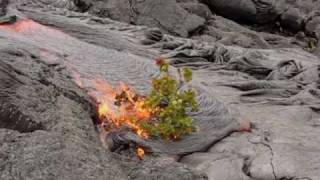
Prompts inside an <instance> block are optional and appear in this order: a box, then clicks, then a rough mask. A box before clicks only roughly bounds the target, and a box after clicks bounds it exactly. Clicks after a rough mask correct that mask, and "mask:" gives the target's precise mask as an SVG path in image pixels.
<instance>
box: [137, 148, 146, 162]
mask: <svg viewBox="0 0 320 180" xmlns="http://www.w3.org/2000/svg"><path fill="white" fill-rule="evenodd" d="M136 153H137V156H138V157H139V158H140V159H142V158H143V157H144V155H145V152H144V150H143V149H142V148H140V147H138V148H137V152H136Z"/></svg>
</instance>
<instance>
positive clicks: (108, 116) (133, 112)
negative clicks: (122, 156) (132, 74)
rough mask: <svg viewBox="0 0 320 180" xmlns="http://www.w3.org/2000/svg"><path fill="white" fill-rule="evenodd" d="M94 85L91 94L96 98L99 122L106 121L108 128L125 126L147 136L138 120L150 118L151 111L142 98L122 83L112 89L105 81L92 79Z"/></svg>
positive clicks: (141, 135) (142, 136) (139, 134)
mask: <svg viewBox="0 0 320 180" xmlns="http://www.w3.org/2000/svg"><path fill="white" fill-rule="evenodd" d="M94 87H95V91H94V92H92V93H91V95H92V96H93V97H94V98H95V99H96V102H97V106H98V116H99V120H100V121H101V123H107V124H108V125H109V126H108V127H110V128H111V129H110V130H115V129H119V128H120V127H121V126H126V127H129V128H130V129H132V130H133V131H134V132H135V133H136V134H137V135H138V136H140V137H141V138H148V133H147V132H146V131H145V130H144V129H143V128H141V126H140V123H139V122H140V121H147V120H148V119H150V118H151V116H152V113H153V111H152V110H151V109H148V108H146V107H145V99H144V98H142V97H139V96H137V94H136V93H135V92H134V91H132V90H131V88H130V87H129V86H127V85H126V84H124V83H120V85H119V87H118V88H117V89H114V88H113V87H112V86H111V85H109V84H108V83H107V82H106V81H104V80H100V79H98V80H95V81H94ZM121 98H122V99H121ZM117 103H118V104H117Z"/></svg>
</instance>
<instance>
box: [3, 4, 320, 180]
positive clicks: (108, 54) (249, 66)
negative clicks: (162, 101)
mask: <svg viewBox="0 0 320 180" xmlns="http://www.w3.org/2000/svg"><path fill="white" fill-rule="evenodd" d="M0 2H4V1H0ZM108 2H109V3H111V5H113V6H110V4H108V3H107V2H105V1H99V3H100V4H95V3H98V1H83V0H79V1H71V0H70V1H67V0H59V1H53V0H42V1H36V0H18V1H10V6H9V7H8V8H3V7H6V6H1V7H2V9H3V10H2V11H3V12H6V13H7V14H6V15H5V16H3V18H2V19H1V25H0V42H1V43H0V100H1V101H0V179H4V180H7V179H8V180H12V179H13V180H15V179H72V180H73V179H77V180H78V179H80V180H81V179H85V180H87V179H111V180H113V179H115V180H117V179H169V180H170V179H172V180H176V179H178V180H179V179H206V176H205V175H204V174H202V173H200V172H199V171H202V172H205V173H206V174H207V176H208V178H209V179H221V180H224V179H226V180H227V179H228V180H234V179H244V180H251V179H262V180H270V179H319V177H320V174H319V172H320V171H319V164H320V159H319V157H318V154H319V153H320V149H319V147H320V141H319V138H318V136H319V134H320V132H319V126H320V122H319V117H320V116H319V109H320V107H319V103H320V96H319V94H320V90H319V70H320V68H319V66H320V59H319V57H317V56H315V55H312V54H310V53H309V52H307V51H305V50H303V49H301V48H299V47H303V46H308V44H307V45H306V44H299V43H303V42H304V41H302V40H301V41H297V39H298V38H302V39H304V38H309V37H306V36H305V35H308V36H310V37H313V38H315V39H316V38H317V37H318V34H317V33H318V18H317V17H318V16H317V15H316V14H317V13H313V14H309V12H314V11H316V9H317V8H316V7H317V2H315V3H314V4H313V5H314V7H311V6H310V3H311V1H310V2H309V1H295V2H291V4H289V1H278V2H277V6H276V8H275V9H276V12H280V14H281V15H282V14H286V15H285V16H281V18H282V23H283V22H285V21H288V22H289V21H294V22H295V20H296V19H297V18H298V21H297V22H298V23H297V24H292V23H289V24H288V25H289V26H290V25H292V27H290V28H295V27H297V26H300V25H299V24H300V20H299V18H301V17H303V23H302V26H304V25H303V24H305V30H304V31H305V34H304V33H300V32H299V33H298V34H297V36H299V37H297V39H295V38H293V37H284V36H281V35H274V34H270V33H263V32H256V31H254V30H253V29H249V28H246V27H243V26H241V25H239V24H237V23H235V22H233V21H231V20H228V19H225V18H223V17H220V16H215V17H207V16H203V18H200V17H198V16H202V10H205V8H204V7H205V6H203V5H199V4H198V3H197V2H195V1H192V0H184V1H182V0H180V1H177V2H175V1H167V3H168V4H170V3H172V5H173V6H172V7H167V5H166V3H165V2H166V1H161V2H160V1H139V2H138V1H126V2H124V1H108ZM132 2H133V3H136V4H134V6H131V7H132V9H131V10H132V11H133V12H134V11H135V10H138V11H139V12H140V13H142V15H141V16H138V17H136V16H131V14H130V15H129V16H127V15H126V13H128V12H129V13H131V10H130V11H124V9H126V8H127V7H128V6H127V5H128V4H129V7H130V3H132ZM212 2H213V1H212ZM214 2H218V1H214ZM224 2H225V1H224ZM237 2H240V1H237ZM241 2H243V3H241V4H240V6H239V7H241V8H244V10H243V11H239V14H238V15H239V16H240V15H243V16H247V15H248V14H252V13H258V15H257V16H256V17H254V18H252V19H248V20H252V21H256V22H259V23H265V22H263V21H261V19H262V18H261V17H269V19H268V18H267V19H266V20H268V21H269V20H273V18H274V16H273V15H274V14H273V13H274V12H273V11H271V12H270V13H271V14H268V13H269V10H270V9H269V4H270V2H271V1H254V3H253V6H252V3H251V1H241ZM122 3H124V4H126V3H128V4H126V5H125V6H122V5H121V4H122ZM144 3H145V4H144ZM153 3H155V4H153ZM257 3H258V5H259V8H260V9H257V7H258V6H257ZM281 3H282V4H281ZM304 3H306V6H302V5H303V4H304ZM104 5H108V6H106V7H118V8H119V9H115V11H114V12H115V14H114V17H117V16H118V17H121V18H127V17H130V18H132V17H133V18H137V19H130V18H129V19H127V20H129V22H131V20H139V18H142V19H148V18H150V17H148V14H150V13H151V14H152V13H153V11H152V10H150V9H146V10H145V11H144V10H143V7H161V8H162V7H165V8H162V9H161V8H160V9H161V13H160V15H157V16H155V17H156V19H157V20H161V22H162V21H165V20H166V21H165V23H164V24H166V23H167V22H169V23H168V24H166V25H168V26H167V27H170V28H172V27H173V26H172V24H174V23H176V24H177V26H179V28H177V30H178V31H177V32H171V34H179V32H180V33H181V34H180V35H183V36H185V35H186V34H189V33H192V32H193V31H194V28H193V27H192V26H190V27H192V28H190V29H188V28H186V27H187V26H186V24H183V26H180V25H181V24H180V22H179V21H178V20H177V19H175V18H173V19H170V18H169V19H168V17H169V14H171V15H176V14H175V13H176V12H173V9H178V10H179V11H177V13H178V14H179V12H180V10H181V9H182V11H181V12H183V14H184V13H187V14H188V15H190V14H193V13H195V14H198V15H197V16H195V17H197V18H200V19H202V20H203V21H204V19H205V18H206V26H207V27H205V28H207V29H205V28H204V29H203V31H204V32H202V31H196V32H197V33H194V34H193V38H194V39H195V40H194V39H186V38H179V37H175V36H172V35H168V34H165V33H163V31H165V30H166V28H167V27H166V28H163V27H161V28H163V29H162V31H161V30H159V29H155V28H148V27H145V26H143V27H142V26H133V25H129V24H126V23H120V22H115V21H112V20H110V19H107V18H101V17H104V16H105V14H104V13H108V12H111V11H104V10H103V8H104ZM149 5H150V6H149ZM158 5H159V6H158ZM229 5H230V6H231V5H232V6H233V8H236V3H235V2H232V3H230V4H229ZM311 5H312V4H311ZM98 6H100V8H98ZM244 6H248V7H244ZM122 7H124V8H123V9H121V8H122ZM182 7H183V8H185V9H183V8H182ZM198 7H200V8H198ZM253 7H254V8H256V9H255V11H256V12H255V11H254V9H253ZM283 7H286V8H284V9H283ZM95 8H98V9H97V10H99V11H97V12H100V13H102V14H101V16H100V17H97V16H96V15H93V14H94V13H95V11H94V10H95ZM221 8H222V6H221ZM290 8H294V9H298V11H296V10H289V9H290ZM100 10H101V11H100ZM122 10H123V12H122ZM157 10H159V9H157V8H156V10H155V11H154V12H157ZM271 10H272V9H271ZM287 10H288V11H287ZM76 11H77V12H76ZM159 11H160V10H159ZM82 12H91V13H92V14H88V13H82ZM116 12H121V14H120V15H117V14H116ZM143 12H148V13H146V14H143ZM204 12H205V11H204ZM166 13H167V14H166ZM133 14H134V13H133ZM297 14H300V15H301V14H302V15H303V16H301V17H300V16H299V17H297ZM307 14H308V16H306V17H305V16H304V15H307ZM14 15H15V16H14ZM109 15H110V14H109ZM122 15H123V16H122ZM167 15H168V16H167ZM210 16H211V15H210ZM12 17H14V18H12ZM164 17H165V18H164ZM186 17H188V16H186ZM151 19H153V20H155V19H154V18H153V17H152V18H151ZM140 20H141V19H140ZM306 20H307V21H306ZM134 22H138V21H134ZM148 22H149V21H148ZM186 22H189V21H186ZM201 22H202V21H201ZM191 24H193V23H191ZM200 24H201V23H200ZM148 25H149V26H152V27H157V25H154V24H152V23H150V24H148ZM180 27H183V28H180ZM188 27H189V26H188ZM191 29H192V30H191ZM189 30H190V31H189ZM167 31H168V30H167ZM198 33H199V34H198ZM202 33H203V34H202ZM205 35H207V36H205ZM201 38H203V39H201ZM209 38H211V39H209ZM204 41H205V42H204ZM222 44H225V45H222ZM242 47H246V48H242ZM283 47H287V48H283ZM316 48H317V47H315V48H314V49H315V51H316V52H317V49H316ZM159 56H161V57H165V58H167V59H168V61H169V62H170V63H171V65H172V66H173V67H172V68H171V70H172V73H175V72H176V68H181V67H190V68H192V69H193V74H194V76H193V80H192V82H191V83H190V84H189V85H190V86H192V87H193V88H195V89H197V90H198V100H199V104H200V106H199V111H198V112H197V113H194V114H192V115H193V117H194V119H195V123H196V125H197V126H198V127H199V129H198V132H195V134H193V135H191V136H188V137H186V138H185V139H183V140H181V141H179V142H177V143H175V142H156V141H153V140H152V139H150V140H141V139H138V138H135V137H132V136H130V134H129V133H127V134H125V135H128V134H129V135H128V136H130V137H128V138H127V139H129V140H131V142H132V143H133V144H134V143H136V144H139V145H146V152H147V156H146V157H145V159H144V160H142V161H140V160H138V159H137V158H135V155H134V154H133V152H131V154H130V151H129V152H122V153H120V154H115V153H111V152H109V151H108V150H107V149H106V148H105V147H104V146H103V144H102V143H101V142H100V140H99V138H100V137H99V134H98V133H97V132H96V130H95V128H94V124H93V123H92V120H93V119H94V118H93V116H94V114H95V113H94V111H95V110H94V109H93V108H94V105H93V104H92V102H91V100H90V98H89V97H88V95H87V93H86V92H85V90H90V88H91V89H92V81H93V80H95V79H96V78H102V79H106V80H108V82H109V83H110V84H112V85H116V84H117V83H118V82H119V81H123V82H125V83H128V84H129V85H130V86H132V87H133V88H135V90H137V91H138V92H139V93H141V94H145V93H147V92H149V91H150V86H149V83H150V82H149V81H150V79H151V78H152V77H154V76H156V75H157V74H158V72H157V68H156V67H155V65H154V62H153V61H152V59H153V58H155V57H159ZM78 80H81V82H80V83H79V82H78V86H81V88H79V87H78V86H77V85H76V84H75V83H74V82H73V81H78ZM250 122H251V123H250ZM235 131H239V132H235ZM243 131H245V132H243ZM130 138H131V139H130ZM149 148H150V149H149ZM155 152H156V153H159V154H161V155H159V156H157V154H152V153H155ZM165 154H174V155H176V154H177V155H184V156H183V157H182V158H181V162H182V163H185V164H181V163H178V162H176V161H175V160H174V158H168V157H163V155H165ZM175 158H177V157H175ZM186 164H187V165H186ZM190 166H191V167H194V168H195V169H193V168H190Z"/></svg>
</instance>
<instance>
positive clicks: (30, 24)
mask: <svg viewBox="0 0 320 180" xmlns="http://www.w3.org/2000/svg"><path fill="white" fill-rule="evenodd" d="M0 28H2V29H6V30H11V31H14V32H24V31H28V30H34V29H39V28H40V25H39V24H38V23H36V22H34V21H32V20H30V19H23V20H19V21H17V22H16V23H14V24H6V25H0Z"/></svg>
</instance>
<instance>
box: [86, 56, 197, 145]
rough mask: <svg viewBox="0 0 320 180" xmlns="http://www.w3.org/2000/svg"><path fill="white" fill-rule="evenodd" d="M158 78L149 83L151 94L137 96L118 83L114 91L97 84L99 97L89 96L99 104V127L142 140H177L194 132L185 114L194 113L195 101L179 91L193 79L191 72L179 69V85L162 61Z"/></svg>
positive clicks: (192, 92)
mask: <svg viewBox="0 0 320 180" xmlns="http://www.w3.org/2000/svg"><path fill="white" fill-rule="evenodd" d="M157 65H158V66H159V69H160V76H159V77H158V78H155V79H153V81H152V86H153V89H152V92H151V93H150V94H149V95H148V96H147V97H143V96H139V95H137V94H136V93H135V92H134V91H132V89H130V88H129V87H128V86H127V85H125V84H123V83H121V84H120V87H119V88H117V89H114V88H112V87H111V86H110V85H108V84H107V83H106V82H105V81H103V80H96V82H95V86H96V89H97V92H98V93H99V94H92V95H93V97H95V98H96V100H97V102H98V114H99V119H100V121H101V124H102V125H103V126H104V128H105V130H106V131H107V132H111V131H114V130H117V129H119V128H120V127H123V126H125V127H128V128H130V129H132V130H133V131H135V133H136V134H137V135H139V136H140V137H141V138H148V137H149V135H152V136H159V137H162V138H164V139H178V138H180V137H181V136H183V135H186V134H189V133H191V132H192V131H193V130H194V129H195V128H194V126H193V121H192V118H191V117H190V116H188V115H187V110H188V109H191V110H196V108H197V101H196V99H195V92H194V91H192V90H185V91H179V89H180V86H182V84H183V83H186V82H189V81H191V79H192V72H191V70H190V69H188V68H185V69H183V70H182V71H181V70H180V69H179V74H180V79H181V80H180V81H177V80H176V79H174V78H173V77H172V76H171V75H170V74H169V65H168V64H167V63H166V62H165V60H163V59H160V60H157Z"/></svg>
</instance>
